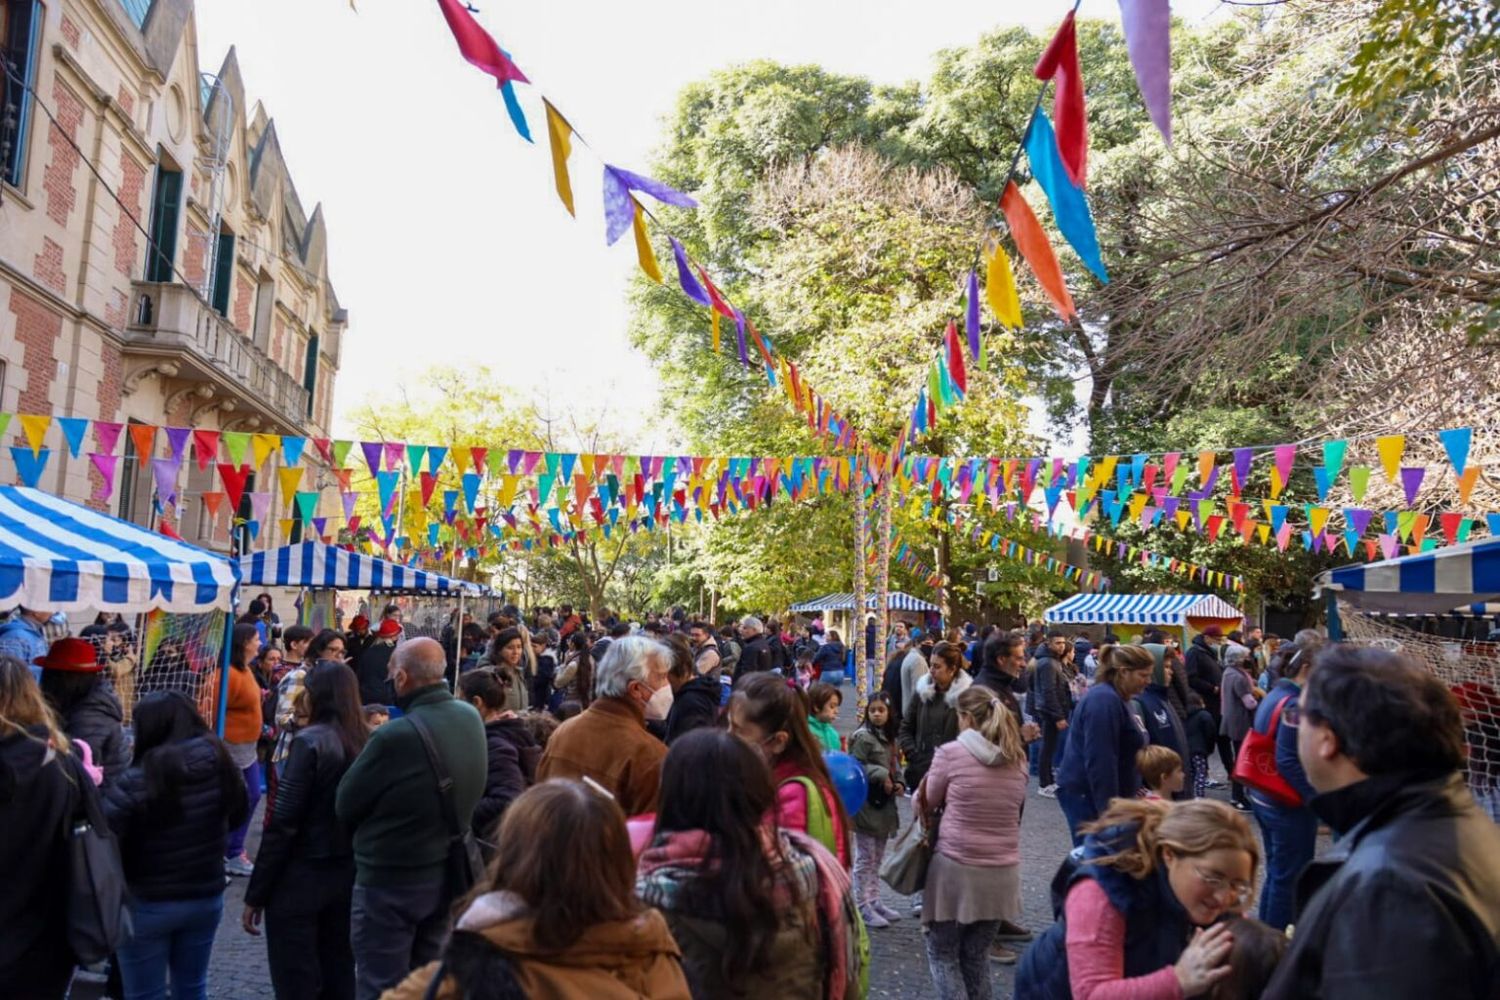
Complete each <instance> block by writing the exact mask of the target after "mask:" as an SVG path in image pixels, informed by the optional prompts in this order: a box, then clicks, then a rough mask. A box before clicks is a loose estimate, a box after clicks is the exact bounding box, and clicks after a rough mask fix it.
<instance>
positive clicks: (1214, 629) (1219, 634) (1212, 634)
mask: <svg viewBox="0 0 1500 1000" xmlns="http://www.w3.org/2000/svg"><path fill="white" fill-rule="evenodd" d="M1203 634H1204V635H1206V636H1208V637H1209V638H1210V639H1222V638H1224V630H1223V629H1222V628H1220V627H1219V626H1217V625H1210V626H1209V627H1208V628H1206V629H1204V630H1203Z"/></svg>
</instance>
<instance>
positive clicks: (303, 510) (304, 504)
mask: <svg viewBox="0 0 1500 1000" xmlns="http://www.w3.org/2000/svg"><path fill="white" fill-rule="evenodd" d="M296 501H297V517H298V519H299V520H301V521H302V522H303V523H304V524H306V523H309V522H311V521H312V519H313V515H314V514H316V513H317V511H318V491H317V490H301V491H298V493H297V497H296ZM319 533H320V534H321V532H319Z"/></svg>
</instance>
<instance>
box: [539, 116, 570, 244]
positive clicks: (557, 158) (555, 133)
mask: <svg viewBox="0 0 1500 1000" xmlns="http://www.w3.org/2000/svg"><path fill="white" fill-rule="evenodd" d="M542 106H543V107H545V108H546V109H547V140H548V142H549V143H550V144H551V146H552V179H553V181H554V182H555V183H556V185H557V196H558V197H559V198H561V199H562V203H563V207H564V208H566V209H567V210H568V214H569V215H571V216H573V217H574V218H575V219H576V218H577V217H578V213H577V212H575V211H574V210H573V182H572V181H571V180H570V179H569V178H568V157H569V156H570V155H572V153H573V128H572V126H570V125H569V124H568V120H567V119H566V118H564V117H563V116H562V115H560V114H558V113H557V109H556V108H554V107H553V106H552V102H551V101H549V100H547V99H546V98H545V97H544V98H542Z"/></svg>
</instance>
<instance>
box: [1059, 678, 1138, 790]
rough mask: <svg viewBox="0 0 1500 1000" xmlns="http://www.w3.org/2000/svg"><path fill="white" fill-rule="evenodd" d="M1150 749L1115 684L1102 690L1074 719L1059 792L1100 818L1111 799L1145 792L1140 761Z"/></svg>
mask: <svg viewBox="0 0 1500 1000" xmlns="http://www.w3.org/2000/svg"><path fill="white" fill-rule="evenodd" d="M1144 745H1145V737H1144V735H1143V734H1142V733H1141V728H1140V725H1139V724H1138V723H1137V722H1136V720H1135V717H1134V716H1132V715H1131V714H1130V709H1129V708H1128V707H1127V706H1126V704H1125V699H1123V698H1121V697H1120V692H1119V691H1117V690H1115V688H1114V686H1113V685H1111V684H1096V685H1094V686H1093V687H1091V688H1089V693H1088V694H1086V695H1084V696H1083V700H1082V701H1080V702H1079V703H1078V708H1077V710H1076V711H1074V713H1073V721H1072V724H1071V725H1070V726H1069V729H1068V743H1067V746H1066V747H1065V748H1064V750H1063V758H1062V763H1061V764H1059V765H1058V768H1057V787H1058V789H1059V790H1063V791H1068V792H1071V793H1073V794H1075V795H1082V796H1083V797H1084V798H1086V799H1088V801H1089V803H1090V805H1091V807H1092V809H1093V815H1094V816H1098V815H1100V814H1102V813H1103V812H1104V810H1105V809H1107V808H1109V800H1110V799H1114V798H1130V797H1132V796H1133V795H1135V793H1136V790H1137V789H1139V788H1140V787H1141V776H1140V774H1139V772H1137V771H1136V769H1135V755H1136V752H1137V751H1139V750H1140V749H1141V747H1142V746H1144Z"/></svg>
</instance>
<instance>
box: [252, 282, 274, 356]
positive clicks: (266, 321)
mask: <svg viewBox="0 0 1500 1000" xmlns="http://www.w3.org/2000/svg"><path fill="white" fill-rule="evenodd" d="M275 308H276V283H275V282H274V281H272V280H271V276H270V275H268V274H267V273H266V272H265V271H261V272H260V277H259V278H258V279H257V280H256V282H255V332H254V333H253V334H252V335H251V338H250V339H251V340H252V341H253V342H254V344H255V346H256V347H259V348H260V349H261V350H262V351H265V352H266V353H267V354H270V353H271V313H272V311H273V310H275Z"/></svg>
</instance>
